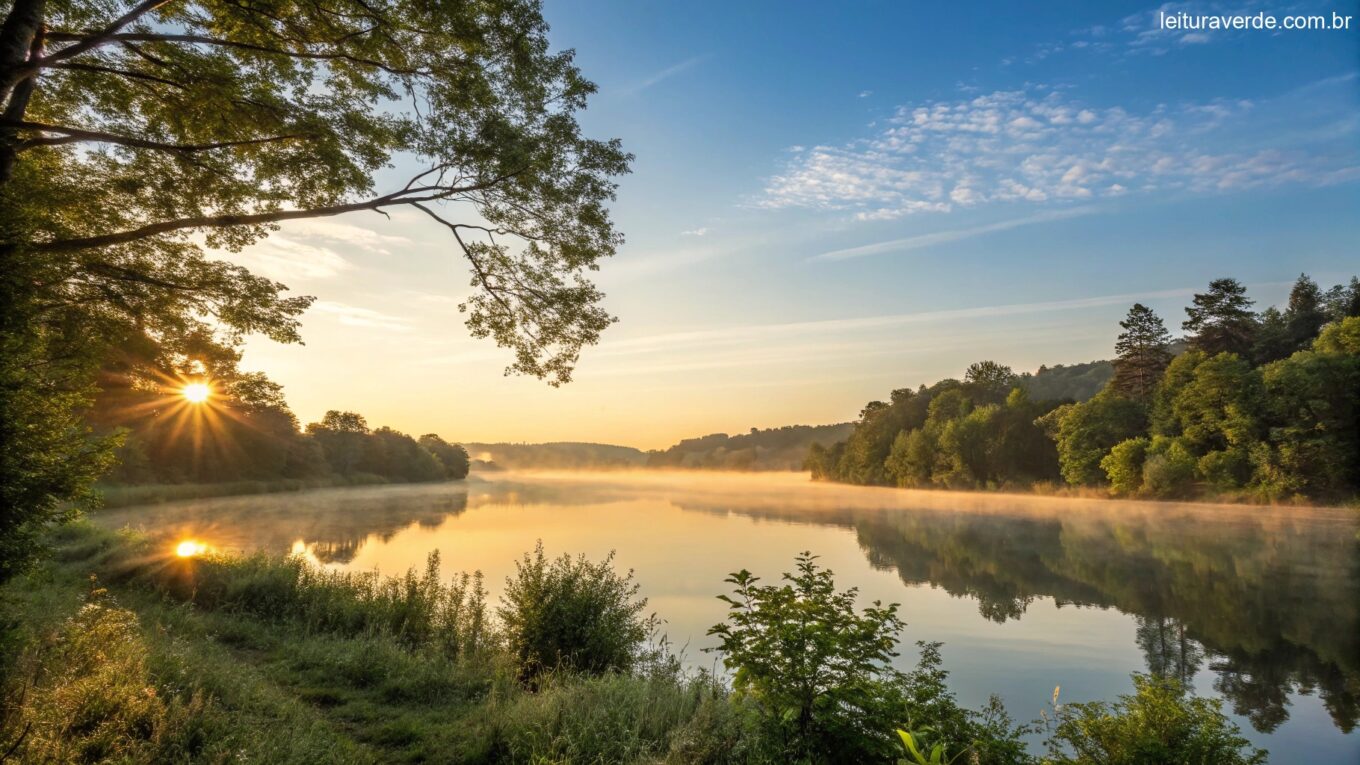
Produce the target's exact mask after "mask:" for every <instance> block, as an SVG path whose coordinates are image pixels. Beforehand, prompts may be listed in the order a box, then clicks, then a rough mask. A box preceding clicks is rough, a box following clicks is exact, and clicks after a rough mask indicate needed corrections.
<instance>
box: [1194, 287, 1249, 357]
mask: <svg viewBox="0 0 1360 765" xmlns="http://www.w3.org/2000/svg"><path fill="white" fill-rule="evenodd" d="M1252 302H1253V301H1251V300H1250V299H1248V298H1247V288H1246V287H1244V286H1243V285H1242V283H1241V282H1239V281H1237V280H1236V279H1215V280H1213V281H1212V282H1209V291H1208V292H1202V293H1197V294H1196V295H1195V297H1194V302H1193V305H1191V306H1189V307H1187V308H1186V309H1185V315H1186V319H1185V321H1184V322H1183V323H1182V324H1181V328H1182V329H1184V330H1185V331H1186V333H1187V336H1188V337H1189V339H1190V345H1191V347H1193V348H1195V349H1196V350H1199V351H1202V352H1203V353H1205V354H1206V355H1208V356H1216V355H1218V354H1220V353H1235V354H1237V355H1238V356H1241V357H1247V356H1249V354H1250V353H1251V348H1252V342H1253V340H1254V339H1255V333H1256V325H1257V322H1256V317H1255V315H1253V314H1252V312H1251V306H1252Z"/></svg>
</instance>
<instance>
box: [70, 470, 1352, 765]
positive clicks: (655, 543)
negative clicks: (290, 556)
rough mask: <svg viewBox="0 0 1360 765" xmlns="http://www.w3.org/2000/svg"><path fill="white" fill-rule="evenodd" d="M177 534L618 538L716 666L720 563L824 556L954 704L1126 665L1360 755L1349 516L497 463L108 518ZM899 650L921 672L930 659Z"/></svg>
mask: <svg viewBox="0 0 1360 765" xmlns="http://www.w3.org/2000/svg"><path fill="white" fill-rule="evenodd" d="M97 518H98V520H99V521H100V522H101V523H104V524H107V525H110V526H123V525H131V526H139V527H143V528H145V529H147V530H148V531H152V532H154V533H157V534H163V535H165V539H166V543H167V545H169V544H171V543H172V542H173V541H175V540H178V539H180V538H184V537H194V538H197V539H200V540H202V541H205V542H207V543H208V544H210V545H211V546H213V547H216V548H219V549H240V550H249V549H259V548H263V549H267V550H273V551H293V552H300V553H303V554H305V555H307V556H308V557H310V558H312V559H313V560H315V561H316V562H318V563H319V564H321V565H325V566H331V567H335V568H341V569H361V570H371V569H375V568H376V569H379V570H381V571H383V572H386V573H392V574H398V573H402V572H404V571H405V570H406V569H407V568H410V567H412V566H418V565H422V564H423V563H424V560H425V557H426V555H427V554H428V553H429V552H430V551H431V550H436V549H437V550H439V551H440V553H441V554H442V556H443V560H444V562H445V569H446V573H451V572H452V571H456V570H474V569H480V570H481V571H482V572H484V573H485V574H486V577H487V584H488V587H489V588H490V589H491V590H492V595H493V598H494V597H495V596H497V595H498V594H499V591H500V589H501V587H502V586H503V583H504V579H505V576H506V575H507V574H509V573H511V572H512V571H513V570H514V560H515V559H516V558H517V557H519V556H520V555H521V554H522V553H524V552H525V551H527V550H530V549H532V547H533V545H534V542H535V541H536V540H538V539H541V540H543V544H544V546H545V547H546V549H547V551H548V553H549V554H550V555H556V554H559V553H562V552H571V553H585V554H587V555H588V556H591V557H593V558H599V557H602V556H603V555H605V554H607V553H608V552H609V551H611V550H614V551H616V552H617V558H616V561H617V563H618V565H619V566H620V567H622V568H630V567H631V568H633V569H635V570H636V572H637V577H638V581H639V582H640V583H641V585H642V591H643V594H645V595H646V596H647V597H648V598H649V605H650V609H651V610H654V611H655V612H656V613H657V614H658V615H659V616H661V618H663V619H664V620H666V623H667V624H666V631H667V633H668V634H669V636H670V638H671V640H672V642H673V643H675V644H677V645H681V646H686V648H685V655H686V659H687V661H689V662H690V663H692V664H702V665H705V666H709V665H712V664H713V662H714V656H713V655H712V654H708V653H704V652H703V651H702V649H703V648H705V647H708V646H710V645H712V641H711V639H709V638H707V637H705V632H706V631H707V629H708V628H709V627H710V626H712V625H713V624H715V623H717V622H718V621H720V620H721V619H722V617H723V613H724V605H723V604H722V603H721V602H719V601H718V600H717V599H716V598H715V596H716V595H717V594H719V593H720V592H723V591H724V590H725V585H724V583H723V578H724V577H725V576H726V575H727V574H728V573H729V572H732V571H736V570H738V569H741V568H746V569H749V570H751V571H752V572H754V573H755V574H757V575H758V576H761V577H763V578H765V579H766V580H775V579H777V578H778V576H779V574H780V573H781V572H782V571H786V570H788V569H789V568H790V567H791V565H792V559H793V556H794V555H795V554H796V553H798V552H799V551H802V550H811V551H812V552H814V553H816V554H818V555H820V556H821V558H822V562H823V563H824V564H825V565H827V566H828V567H830V568H831V569H832V570H834V571H835V572H836V575H837V579H838V581H839V582H840V584H841V585H842V586H843V587H848V586H855V587H858V588H859V589H860V593H861V595H862V596H863V597H864V598H865V599H866V600H872V599H882V600H884V601H889V602H898V603H901V604H902V614H903V616H904V618H905V619H906V621H907V622H908V627H907V630H906V633H905V635H904V639H905V640H904V642H906V643H907V644H908V646H910V645H912V644H913V643H914V641H917V640H931V641H935V640H938V641H943V642H944V644H945V645H944V658H945V664H946V667H947V668H948V669H949V670H950V671H951V673H952V685H953V687H954V688H955V690H956V691H957V692H958V694H959V697H960V699H961V700H962V701H964V702H965V703H968V704H970V705H980V704H982V703H983V702H984V701H985V700H986V698H987V696H988V695H989V694H991V693H996V694H999V695H1000V696H1001V698H1002V699H1003V700H1004V701H1005V703H1006V706H1007V708H1008V709H1009V710H1010V711H1011V713H1012V715H1013V716H1014V717H1015V718H1016V719H1017V720H1028V719H1031V718H1034V717H1037V716H1038V714H1039V711H1040V710H1041V709H1042V708H1043V707H1044V704H1045V702H1046V701H1047V700H1048V698H1049V697H1050V696H1051V694H1052V692H1053V687H1054V686H1055V685H1061V686H1062V698H1063V699H1064V700H1066V701H1079V700H1091V699H1111V698H1113V697H1114V696H1115V695H1117V694H1120V693H1124V692H1127V691H1128V690H1129V689H1130V687H1131V686H1130V682H1129V673H1131V672H1135V671H1155V672H1160V673H1166V674H1172V675H1177V676H1180V677H1183V678H1188V679H1190V681H1191V682H1193V683H1194V685H1195V687H1196V688H1197V689H1198V691H1199V692H1200V693H1201V694H1207V695H1213V696H1216V697H1220V698H1223V699H1225V706H1226V707H1227V708H1229V709H1230V710H1231V711H1232V713H1233V716H1234V718H1235V719H1236V720H1237V722H1238V723H1239V724H1240V725H1241V726H1242V728H1243V730H1244V731H1245V732H1246V733H1247V734H1248V737H1249V738H1251V739H1252V740H1253V741H1254V742H1255V743H1257V744H1258V745H1260V746H1264V747H1267V748H1269V749H1270V750H1271V754H1272V762H1275V763H1289V762H1308V763H1333V762H1335V763H1357V762H1360V733H1357V732H1355V728H1356V723H1357V720H1358V719H1360V541H1357V532H1358V531H1360V522H1358V521H1357V515H1356V514H1355V513H1354V512H1350V511H1322V510H1318V511H1288V510H1279V509H1271V510H1265V509H1261V508H1230V507H1209V506H1189V505H1169V504H1157V503H1138V502H1099V501H1085V500H1068V499H1051V498H1032V497H1014V496H995V495H981V494H950V493H934V492H907V491H896V490H889V489H859V488H844V487H833V486H825V485H814V484H810V483H808V482H807V480H806V478H805V477H803V476H792V475H790V476H754V475H752V476H746V475H703V474H699V475H695V474H665V473H660V474H648V473H627V474H570V475H568V474H512V473H506V474H496V475H494V476H492V477H490V478H484V479H474V480H471V481H468V482H467V483H466V484H463V485H449V484H441V485H430V486H414V487H384V488H375V489H338V490H329V491H316V492H309V493H305V494H286V495H274V496H262V497H240V498H224V499H216V500H200V501H192V502H182V503H175V504H167V505H159V506H154V507H146V508H129V509H126V510H119V511H111V512H106V513H102V514H100V515H99V516H98V517H97ZM914 658H915V657H914V653H913V651H911V650H906V649H904V650H903V656H902V657H901V659H900V661H901V663H902V665H903V666H904V667H905V666H907V665H909V664H911V663H912V662H913V661H914Z"/></svg>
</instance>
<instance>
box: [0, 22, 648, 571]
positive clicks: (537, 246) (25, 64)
mask: <svg viewBox="0 0 1360 765" xmlns="http://www.w3.org/2000/svg"><path fill="white" fill-rule="evenodd" d="M547 33H548V26H547V24H546V22H545V21H544V20H543V17H542V13H541V8H540V4H539V3H538V2H537V0H488V1H487V2H481V3H473V4H449V3H442V2H431V1H430V0H306V1H305V2H296V1H291V0H281V1H280V2H271V3H263V4H261V3H238V2H232V1H227V2H219V1H218V0H192V1H190V2H177V3H171V2H165V0H95V2H74V1H73V0H13V1H12V3H11V4H9V7H8V11H7V12H6V15H5V16H4V18H3V23H0V273H2V274H3V278H0V345H3V350H4V358H3V362H0V366H3V368H2V369H0V399H2V400H0V407H3V412H4V423H3V427H4V435H5V443H6V450H5V451H6V456H5V458H4V460H3V464H2V465H0V467H3V471H4V475H3V479H4V480H3V483H4V486H5V497H4V499H5V503H4V504H5V505H6V508H5V510H4V511H3V512H0V545H7V544H8V542H6V541H5V540H9V539H11V538H13V539H29V538H30V536H31V533H30V532H31V531H32V529H33V528H36V526H35V524H36V525H41V524H42V523H44V522H46V521H47V520H49V519H51V518H54V517H58V515H59V514H60V513H59V510H58V508H60V507H62V506H63V503H65V502H66V501H68V500H70V499H72V498H74V497H76V496H77V495H79V494H80V492H81V490H82V487H85V486H88V484H89V483H90V480H91V479H93V478H94V477H96V476H98V475H99V474H100V473H101V472H102V471H103V470H105V469H106V468H107V462H108V454H109V451H110V449H111V448H112V447H113V446H115V445H116V444H115V441H116V438H115V439H104V440H99V439H94V438H92V437H91V432H90V430H89V428H88V427H87V425H86V424H85V423H84V421H83V419H82V415H81V413H82V412H83V411H84V410H85V409H86V408H87V407H88V405H89V404H90V403H91V402H92V401H93V399H94V395H95V392H96V376H97V374H98V373H99V370H101V369H104V368H106V367H108V366H109V365H110V364H112V365H113V366H114V367H116V368H117V369H118V370H119V373H120V374H124V375H131V376H138V375H140V376H142V377H143V378H145V379H146V380H157V379H163V378H174V377H177V376H180V377H182V376H184V375H187V374H191V373H193V370H194V368H195V365H196V364H197V365H202V364H205V363H207V362H205V357H206V358H208V359H209V361H210V360H211V358H216V357H222V356H224V355H230V354H231V353H232V352H233V351H232V349H233V348H234V347H235V346H236V345H238V344H239V343H240V342H241V340H242V339H243V338H244V337H245V336H246V335H250V334H261V335H265V336H267V337H270V338H272V339H274V340H276V341H280V342H298V341H299V340H300V335H299V317H300V316H301V314H302V312H303V311H304V310H306V308H307V307H308V305H309V304H310V303H311V298H309V297H305V296H294V295H289V294H287V291H286V287H285V286H284V285H283V284H279V283H278V282H275V281H273V280H270V279H266V278H263V277H261V276H258V275H256V274H252V273H250V272H249V271H247V270H246V269H244V268H242V267H240V266H237V265H234V264H231V263H227V262H224V261H221V260H217V259H215V258H214V257H213V256H212V255H211V251H212V250H215V249H225V250H229V251H234V250H239V249H241V248H243V247H245V246H247V245H250V244H252V243H254V242H257V241H259V240H260V239H262V238H264V237H266V236H268V235H269V234H270V233H271V232H272V231H274V230H275V229H277V228H278V226H279V224H280V223H282V222H285V221H290V220H297V219H305V218H316V217H325V216H334V215H341V214H345V213H355V212H371V213H374V214H383V215H390V214H392V212H393V211H398V210H401V211H407V212H408V213H409V214H411V215H415V216H418V217H420V218H428V219H430V220H432V221H433V222H434V223H436V224H437V225H438V226H439V227H440V229H441V230H443V231H445V232H447V234H448V242H449V246H450V248H451V249H452V250H453V251H454V252H456V253H457V254H458V255H459V256H460V257H461V258H463V259H464V260H465V261H466V262H467V264H468V267H469V270H470V281H471V285H472V287H473V290H472V292H471V293H470V296H469V297H467V298H466V300H465V301H464V302H463V303H462V305H461V309H462V310H463V311H464V312H465V314H466V322H467V326H468V328H469V330H470V332H471V333H472V334H473V335H474V336H475V337H479V338H490V339H493V340H494V341H495V342H496V343H498V344H499V345H501V346H503V347H506V348H507V349H509V351H510V352H511V360H510V363H509V365H508V368H507V372H515V373H524V374H529V375H533V376H536V377H539V378H542V379H544V380H546V381H547V382H549V383H550V384H553V385H559V384H562V383H565V382H567V381H569V380H570V379H571V373H572V370H573V368H574V366H575V364H576V361H577V359H578V357H579V354H580V351H581V349H582V347H584V346H586V345H590V344H593V343H594V342H596V341H597V340H598V338H599V335H600V333H601V332H602V331H603V330H604V329H605V328H606V327H607V326H608V325H609V324H610V323H611V322H612V321H613V318H612V317H611V316H610V315H609V314H608V312H606V311H605V309H604V308H603V307H602V306H601V301H602V299H603V295H602V294H601V293H600V292H599V290H597V289H596V288H595V286H594V285H593V284H592V283H591V282H590V281H589V279H588V278H587V277H588V275H589V272H590V271H592V270H595V269H596V268H597V267H598V263H599V262H600V260H601V259H603V258H606V257H609V256H610V255H612V254H613V253H614V251H615V250H616V248H617V247H618V245H619V244H620V243H621V241H622V237H621V235H620V234H619V233H618V232H617V231H615V229H614V227H613V224H612V222H611V220H610V216H609V211H608V208H607V206H608V204H609V202H610V201H611V200H612V199H613V197H614V192H615V187H616V184H615V180H614V179H615V178H616V177H617V176H619V175H621V174H623V173H626V172H627V170H628V164H629V161H630V159H631V158H630V156H629V155H628V154H626V153H625V152H624V151H623V150H622V148H621V146H620V144H619V142H618V141H616V140H604V141H602V140H595V139H592V138H588V137H586V136H585V135H583V134H582V132H581V130H580V127H579V125H578V123H577V119H576V115H577V114H578V112H579V111H580V110H581V109H583V108H584V107H585V105H586V99H587V97H588V96H589V95H590V94H591V93H593V92H594V89H595V86H594V85H593V84H592V83H590V82H589V81H588V80H586V79H585V78H584V77H583V76H582V75H581V73H580V72H579V71H578V69H577V68H576V66H575V65H574V63H573V52H572V51H570V50H564V51H554V50H552V49H551V46H550V44H549V41H548V37H547ZM207 365H208V366H211V364H210V363H208V364H207ZM16 544H17V545H18V547H15V548H14V549H13V550H11V549H9V548H8V547H6V548H5V556H6V560H13V561H19V560H20V559H21V558H22V557H23V555H21V552H22V549H27V547H29V546H30V545H29V543H28V542H18V543H16ZM21 548H22V549H21Z"/></svg>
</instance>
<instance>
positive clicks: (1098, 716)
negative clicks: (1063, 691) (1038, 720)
mask: <svg viewBox="0 0 1360 765" xmlns="http://www.w3.org/2000/svg"><path fill="white" fill-rule="evenodd" d="M1133 685H1134V693H1133V694H1132V695H1126V696H1121V697H1119V700H1118V701H1116V702H1114V703H1112V704H1107V703H1105V702H1099V701H1097V702H1087V703H1075V704H1058V703H1057V692H1056V691H1054V707H1055V709H1054V712H1055V714H1054V718H1055V719H1054V722H1055V727H1054V728H1053V731H1052V737H1051V738H1050V741H1049V746H1050V756H1049V757H1048V758H1046V759H1045V760H1044V762H1045V763H1047V764H1051V765H1160V764H1161V763H1172V762H1177V763H1215V765H1262V764H1263V763H1265V762H1266V753H1265V752H1264V751H1261V750H1259V749H1255V748H1253V747H1252V746H1251V745H1250V743H1249V742H1248V741H1247V740H1246V739H1244V738H1242V736H1241V733H1240V731H1239V729H1238V728H1237V726H1236V725H1235V724H1234V723H1233V722H1232V721H1231V720H1229V719H1228V718H1227V716H1226V715H1224V714H1223V712H1222V709H1221V703H1220V702H1219V701H1217V700H1212V699H1203V698H1199V697H1195V696H1192V695H1190V694H1188V693H1187V692H1186V690H1185V687H1184V686H1183V685H1182V684H1181V683H1180V682H1179V681H1177V680H1173V679H1166V678H1156V677H1151V676H1148V675H1142V674H1135V675H1134V676H1133Z"/></svg>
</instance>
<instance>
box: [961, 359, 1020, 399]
mask: <svg viewBox="0 0 1360 765" xmlns="http://www.w3.org/2000/svg"><path fill="white" fill-rule="evenodd" d="M1019 381H1020V378H1019V377H1017V376H1016V374H1015V372H1014V370H1012V369H1011V368H1010V367H1008V366H1005V365H1004V364H998V363H996V362H995V361H979V362H976V363H974V364H970V365H968V369H967V371H965V372H964V374H963V382H964V384H965V385H967V386H969V387H970V388H971V391H972V393H973V399H974V401H976V402H977V403H979V404H999V403H1001V402H1002V401H1005V400H1006V394H1008V393H1010V392H1011V388H1014V387H1015V385H1016V383H1018V382H1019Z"/></svg>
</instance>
